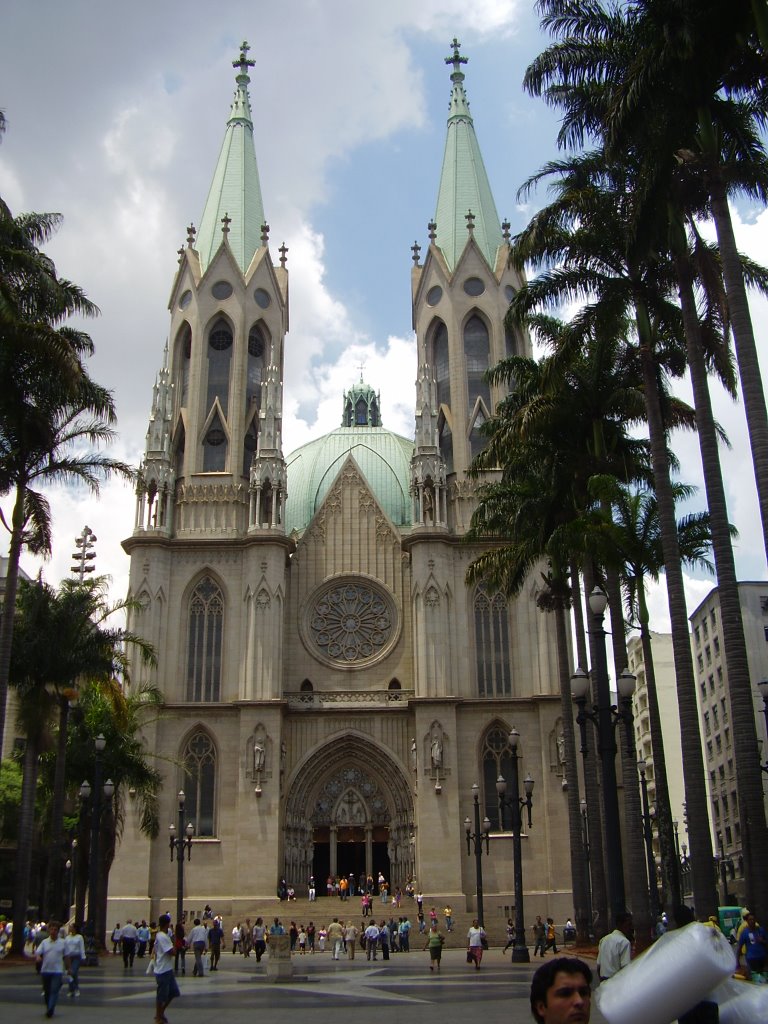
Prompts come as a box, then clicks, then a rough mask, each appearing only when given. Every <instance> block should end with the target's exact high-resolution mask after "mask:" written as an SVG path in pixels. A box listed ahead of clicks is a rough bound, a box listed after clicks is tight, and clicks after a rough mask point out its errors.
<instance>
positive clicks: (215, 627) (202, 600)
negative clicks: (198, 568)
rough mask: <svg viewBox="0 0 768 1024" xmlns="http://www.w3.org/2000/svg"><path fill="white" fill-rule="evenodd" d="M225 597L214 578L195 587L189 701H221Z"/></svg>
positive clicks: (191, 626) (190, 637) (188, 668)
mask: <svg viewBox="0 0 768 1024" xmlns="http://www.w3.org/2000/svg"><path fill="white" fill-rule="evenodd" d="M223 621H224V597H223V595H222V593H221V589H220V588H219V587H218V586H217V585H216V583H214V581H213V580H212V579H211V578H210V576H205V577H204V578H203V579H202V580H200V582H199V583H198V584H197V586H196V587H195V589H194V591H193V592H192V597H191V599H190V602H189V639H188V643H187V700H191V701H197V702H207V701H217V700H219V699H220V695H221V651H222V636H223Z"/></svg>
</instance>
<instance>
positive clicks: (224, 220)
mask: <svg viewBox="0 0 768 1024" xmlns="http://www.w3.org/2000/svg"><path fill="white" fill-rule="evenodd" d="M221 223H222V225H223V227H222V229H221V233H222V234H223V235H224V237H225V238H226V237H227V235H228V234H229V225H230V224H231V223H232V218H231V217H230V216H229V214H228V213H225V214H224V216H223V217H222V218H221Z"/></svg>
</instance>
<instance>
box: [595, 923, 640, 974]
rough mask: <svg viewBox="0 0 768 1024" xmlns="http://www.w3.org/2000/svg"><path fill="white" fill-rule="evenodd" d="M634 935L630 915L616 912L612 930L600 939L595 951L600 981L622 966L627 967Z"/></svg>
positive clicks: (615, 972) (616, 972) (617, 971)
mask: <svg viewBox="0 0 768 1024" xmlns="http://www.w3.org/2000/svg"><path fill="white" fill-rule="evenodd" d="M634 937H635V930H634V928H633V926H632V915H631V914H628V913H626V912H625V913H622V914H617V915H616V927H615V928H614V930H613V931H612V932H611V933H610V934H609V935H604V936H603V937H602V939H600V946H599V947H598V951H597V973H598V976H599V978H600V981H607V980H608V979H609V978H612V977H613V976H614V975H615V974H618V973H619V971H620V970H622V968H624V967H629V961H630V959H631V957H632V941H633V939H634Z"/></svg>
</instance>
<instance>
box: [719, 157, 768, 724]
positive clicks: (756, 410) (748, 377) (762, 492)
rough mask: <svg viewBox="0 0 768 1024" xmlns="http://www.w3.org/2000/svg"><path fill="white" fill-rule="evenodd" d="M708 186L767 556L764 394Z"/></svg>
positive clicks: (722, 224)
mask: <svg viewBox="0 0 768 1024" xmlns="http://www.w3.org/2000/svg"><path fill="white" fill-rule="evenodd" d="M709 185H710V206H711V208H712V216H713V218H714V221H715V230H716V232H717V244H718V246H719V247H720V258H721V260H722V265H723V281H724V283H725V291H726V294H727V296H728V310H729V313H730V317H731V329H732V330H733V343H734V348H735V349H736V361H737V363H738V364H739V377H740V378H741V391H742V395H743V396H744V412H745V413H746V417H747V430H748V432H749V446H750V448H751V450H752V464H753V467H754V473H755V484H756V485H757V501H758V505H759V507H760V522H761V523H762V527H763V546H764V548H765V552H766V556H768V413H766V407H765V392H764V391H763V381H762V377H761V374H760V362H759V360H758V358H757V346H756V344H755V333H754V330H753V328H752V318H751V316H750V314H749V302H748V301H747V290H746V288H745V286H744V275H743V273H742V270H741V260H740V259H739V252H738V249H737V247H736V237H735V235H734V233H733V222H732V221H731V211H730V208H729V206H728V198H727V196H726V192H725V186H724V184H723V182H722V179H721V177H720V175H719V174H715V175H711V176H710V182H709ZM734 731H735V730H734Z"/></svg>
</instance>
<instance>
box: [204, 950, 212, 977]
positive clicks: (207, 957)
mask: <svg viewBox="0 0 768 1024" xmlns="http://www.w3.org/2000/svg"><path fill="white" fill-rule="evenodd" d="M210 973H211V954H210V953H203V974H210Z"/></svg>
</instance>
